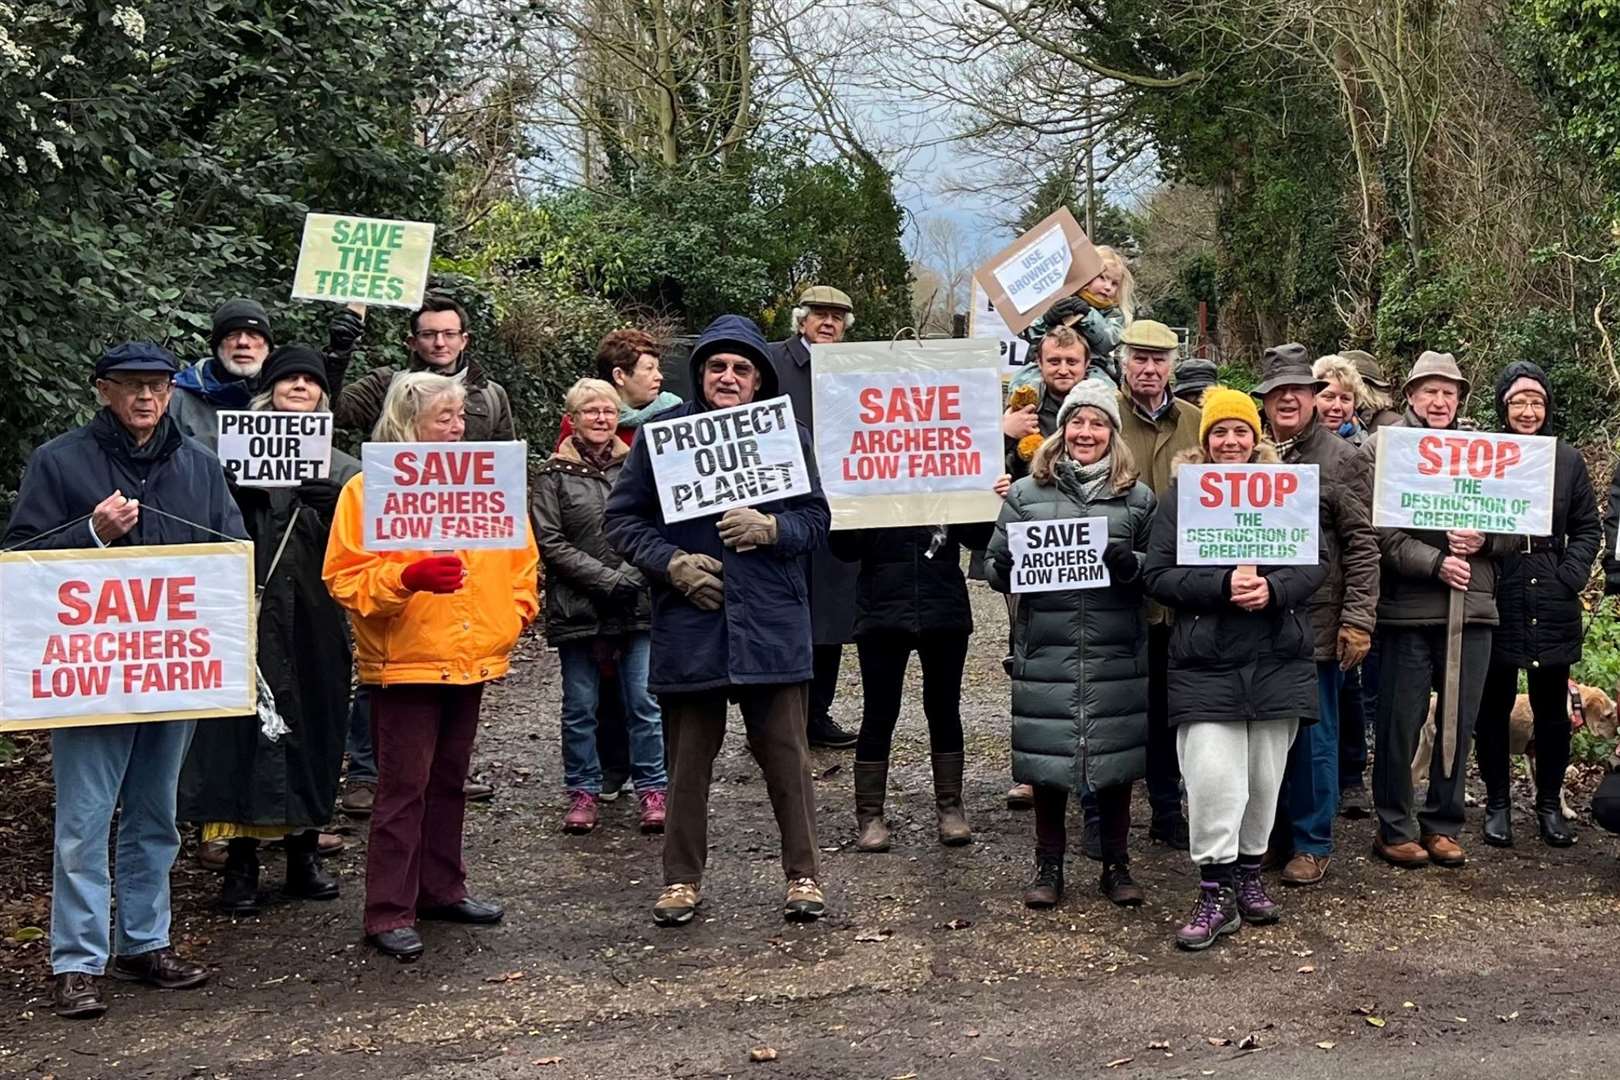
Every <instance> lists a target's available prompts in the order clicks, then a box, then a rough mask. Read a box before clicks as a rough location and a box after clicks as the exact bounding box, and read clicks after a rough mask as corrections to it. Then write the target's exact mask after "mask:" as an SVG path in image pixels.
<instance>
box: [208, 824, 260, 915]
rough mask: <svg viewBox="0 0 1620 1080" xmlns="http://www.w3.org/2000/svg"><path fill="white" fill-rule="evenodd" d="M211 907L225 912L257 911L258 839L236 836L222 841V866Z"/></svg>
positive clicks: (233, 913) (232, 913)
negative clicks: (224, 842) (215, 898)
mask: <svg viewBox="0 0 1620 1080" xmlns="http://www.w3.org/2000/svg"><path fill="white" fill-rule="evenodd" d="M214 907H215V909H216V910H218V911H219V912H220V913H221V914H225V915H235V916H240V915H257V914H258V913H259V842H258V841H257V840H255V839H253V838H252V837H241V836H239V837H236V838H235V839H233V840H231V841H230V842H229V843H227V844H226V845H225V870H224V872H223V873H222V875H221V880H220V886H219V899H218V900H216V901H215V902H214Z"/></svg>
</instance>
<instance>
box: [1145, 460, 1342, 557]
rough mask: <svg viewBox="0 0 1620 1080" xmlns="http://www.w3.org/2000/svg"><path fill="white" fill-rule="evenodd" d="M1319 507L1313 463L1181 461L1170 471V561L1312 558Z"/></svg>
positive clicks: (1317, 536)
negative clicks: (1172, 479)
mask: <svg viewBox="0 0 1620 1080" xmlns="http://www.w3.org/2000/svg"><path fill="white" fill-rule="evenodd" d="M1320 507H1321V480H1320V476H1319V473H1318V469H1317V466H1315V465H1183V466H1181V468H1180V469H1178V470H1177V471H1176V563H1177V564H1178V565H1180V566H1241V565H1254V564H1260V565H1266V566H1315V565H1316V564H1317V563H1318V562H1320V561H1321V558H1322V553H1321V549H1320V544H1321V513H1320Z"/></svg>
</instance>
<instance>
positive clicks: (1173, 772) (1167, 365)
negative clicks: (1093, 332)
mask: <svg viewBox="0 0 1620 1080" xmlns="http://www.w3.org/2000/svg"><path fill="white" fill-rule="evenodd" d="M1180 346H1181V342H1180V340H1179V339H1178V338H1177V337H1176V332H1175V331H1174V330H1172V329H1170V328H1169V327H1168V326H1166V325H1164V324H1163V323H1161V322H1155V321H1154V320H1152V319H1137V320H1136V321H1135V322H1133V323H1131V324H1130V325H1129V326H1127V327H1126V328H1125V333H1124V335H1123V336H1122V337H1121V338H1120V342H1119V347H1120V352H1121V353H1122V354H1123V355H1124V359H1123V362H1122V363H1121V364H1120V375H1121V377H1122V378H1123V380H1124V385H1123V386H1121V387H1120V388H1119V418H1120V428H1119V435H1120V438H1121V439H1123V440H1124V441H1125V444H1126V445H1127V446H1129V447H1130V448H1131V456H1132V457H1134V458H1135V459H1136V467H1137V468H1138V469H1140V470H1141V471H1142V483H1144V484H1146V485H1147V486H1148V487H1150V488H1152V489H1153V494H1155V495H1157V496H1159V497H1161V498H1163V497H1164V496H1165V495H1166V494H1167V493H1168V492H1169V490H1170V475H1171V466H1172V463H1173V462H1174V460H1175V458H1176V455H1178V454H1180V453H1181V452H1182V451H1184V450H1196V449H1197V448H1198V445H1199V439H1198V418H1199V411H1198V408H1197V406H1194V405H1189V404H1187V403H1186V402H1185V401H1182V400H1181V399H1180V398H1177V397H1175V396H1174V395H1173V394H1171V393H1170V373H1171V372H1172V371H1173V370H1174V369H1175V366H1176V353H1177V351H1178V350H1179V348H1180ZM1174 622H1175V618H1174V613H1173V612H1171V611H1170V610H1169V609H1168V608H1165V607H1163V606H1161V605H1160V604H1157V603H1153V602H1151V601H1150V602H1149V604H1148V762H1147V789H1148V800H1149V802H1150V803H1151V804H1152V806H1153V818H1152V822H1151V823H1150V824H1149V826H1148V836H1149V838H1150V839H1153V840H1157V841H1159V842H1161V843H1164V844H1167V845H1169V846H1170V847H1173V848H1179V849H1180V850H1182V851H1186V850H1187V846H1188V836H1187V817H1186V815H1185V814H1183V813H1182V811H1181V764H1180V762H1179V761H1177V759H1176V738H1175V732H1174V731H1172V730H1171V728H1170V701H1169V697H1168V687H1169V679H1170V630H1171V626H1172V624H1173V623H1174Z"/></svg>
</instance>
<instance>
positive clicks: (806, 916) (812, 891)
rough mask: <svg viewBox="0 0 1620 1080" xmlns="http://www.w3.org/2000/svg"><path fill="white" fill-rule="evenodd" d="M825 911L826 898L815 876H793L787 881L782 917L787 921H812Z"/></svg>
mask: <svg viewBox="0 0 1620 1080" xmlns="http://www.w3.org/2000/svg"><path fill="white" fill-rule="evenodd" d="M826 913H827V898H826V897H825V896H823V895H822V893H821V886H820V885H817V884H816V879H815V878H807V877H802V878H794V879H793V880H792V881H790V882H788V890H787V899H786V900H785V901H783V903H782V917H783V918H785V919H787V920H788V921H789V922H814V921H815V920H817V919H819V918H821V917H822V916H823V915H825V914H826Z"/></svg>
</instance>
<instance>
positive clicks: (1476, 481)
mask: <svg viewBox="0 0 1620 1080" xmlns="http://www.w3.org/2000/svg"><path fill="white" fill-rule="evenodd" d="M1378 439H1379V443H1378V467H1377V469H1376V471H1375V474H1374V477H1373V524H1374V525H1375V526H1377V527H1378V528H1381V529H1436V530H1450V529H1467V530H1472V531H1473V532H1484V533H1524V534H1526V535H1529V536H1547V535H1549V534H1550V533H1551V532H1552V502H1553V468H1554V461H1555V459H1556V456H1557V447H1558V440H1557V439H1553V438H1549V437H1547V436H1545V435H1510V434H1498V433H1494V432H1485V431H1437V430H1434V429H1431V428H1413V427H1381V428H1379V429H1378Z"/></svg>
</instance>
